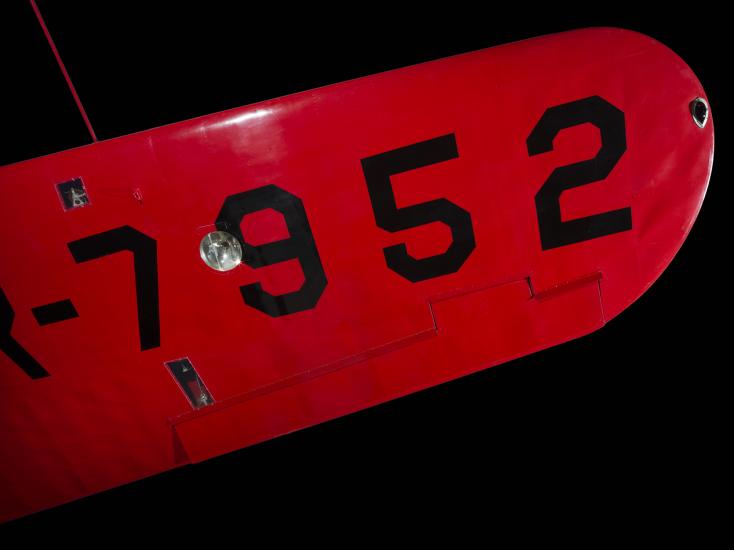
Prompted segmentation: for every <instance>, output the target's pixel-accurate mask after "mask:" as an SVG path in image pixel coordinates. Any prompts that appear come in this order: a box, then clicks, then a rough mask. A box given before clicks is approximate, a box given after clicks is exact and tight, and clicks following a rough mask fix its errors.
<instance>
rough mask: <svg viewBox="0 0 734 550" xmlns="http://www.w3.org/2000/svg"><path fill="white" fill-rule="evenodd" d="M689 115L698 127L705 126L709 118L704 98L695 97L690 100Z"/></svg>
mask: <svg viewBox="0 0 734 550" xmlns="http://www.w3.org/2000/svg"><path fill="white" fill-rule="evenodd" d="M691 115H692V116H693V121H694V122H695V123H696V125H697V126H698V127H699V128H703V127H704V126H706V122H708V119H709V106H708V103H706V100H705V99H703V98H701V97H697V98H696V99H694V100H693V101H691Z"/></svg>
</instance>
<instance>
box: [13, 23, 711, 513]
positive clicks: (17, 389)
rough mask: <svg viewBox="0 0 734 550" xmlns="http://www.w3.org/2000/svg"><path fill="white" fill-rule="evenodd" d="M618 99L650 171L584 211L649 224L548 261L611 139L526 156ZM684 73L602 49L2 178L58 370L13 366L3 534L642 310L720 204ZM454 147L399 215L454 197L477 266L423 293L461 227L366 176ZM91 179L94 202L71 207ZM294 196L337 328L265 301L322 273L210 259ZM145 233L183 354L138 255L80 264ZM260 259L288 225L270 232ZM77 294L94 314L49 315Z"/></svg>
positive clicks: (318, 102)
mask: <svg viewBox="0 0 734 550" xmlns="http://www.w3.org/2000/svg"><path fill="white" fill-rule="evenodd" d="M590 96H601V97H603V98H604V99H605V100H607V101H608V102H609V103H611V104H613V105H614V106H616V107H617V108H618V109H620V110H621V111H623V112H624V114H625V121H626V138H627V151H626V152H625V154H624V155H623V156H622V158H621V160H620V161H619V162H618V164H617V165H616V166H615V167H614V169H613V170H612V172H611V173H610V175H609V176H608V177H607V178H606V179H605V180H603V181H600V182H598V183H594V184H591V185H585V186H583V187H578V188H576V189H573V190H570V191H568V192H565V193H564V194H563V196H562V200H561V206H562V209H563V215H564V219H571V218H576V217H581V216H588V215H591V214H595V213H599V212H606V211H609V210H614V209H618V208H624V207H631V209H632V229H631V230H629V231H624V232H620V233H616V234H613V235H609V236H605V237H600V238H596V239H592V240H588V241H585V242H581V243H577V244H572V245H568V246H563V247H560V248H555V249H551V250H545V251H544V250H542V248H541V243H540V238H539V232H538V222H537V217H536V210H535V203H534V197H535V195H536V193H537V192H538V190H539V189H540V187H541V186H542V185H543V183H544V182H545V180H546V179H547V178H548V176H549V174H550V173H551V172H552V171H553V169H555V168H556V167H559V166H562V165H567V164H571V163H574V162H578V161H581V160H585V159H589V158H592V157H593V156H594V155H595V154H596V152H597V150H598V148H599V144H600V139H599V131H598V130H597V129H596V128H595V127H593V126H591V125H590V124H584V125H581V126H576V127H573V128H569V129H567V130H563V131H561V132H560V134H559V135H558V136H557V138H556V139H555V141H554V151H552V152H548V153H544V154H540V155H534V156H529V155H528V150H527V145H526V139H527V137H528V135H529V134H530V132H531V130H532V129H533V128H534V126H535V125H536V124H537V122H538V120H539V119H540V117H541V116H542V115H543V113H544V112H545V111H546V109H548V108H549V107H553V106H556V105H561V104H564V103H568V102H571V101H575V100H578V99H582V98H586V97H590ZM696 97H704V98H705V94H704V91H703V89H702V87H701V85H700V83H699V82H698V80H697V79H696V77H695V75H694V74H693V73H692V72H691V70H690V69H689V68H688V67H687V66H686V64H685V63H684V62H683V61H682V60H681V59H680V58H678V57H677V56H676V55H675V54H674V53H673V52H671V51H670V50H668V49H667V48H666V47H665V46H663V45H661V44H659V43H658V42H656V41H654V40H652V39H651V38H648V37H646V36H643V35H639V34H636V33H632V32H629V31H624V30H618V29H590V30H583V31H575V32H569V33H564V34H559V35H553V36H547V37H542V38H538V39H533V40H527V41H523V42H518V43H514V44H510V45H506V46H502V47H496V48H491V49H487V50H482V51H477V52H473V53H469V54H465V55H459V56H455V57H451V58H447V59H443V60H439V61H434V62H430V63H424V64H421V65H417V66H413V67H408V68H404V69H400V70H395V71H391V72H387V73H383V74H378V75H374V76H369V77H366V78H361V79H357V80H352V81H348V82H344V83H340V84H336V85H332V86H327V87H324V88H320V89H316V90H312V91H308V92H303V93H299V94H295V95H291V96H287V97H283V98H279V99H275V100H272V101H266V102H263V103H259V104H256V105H252V106H248V107H243V108H240V109H234V110H231V111H227V112H223V113H218V114H214V115H210V116H206V117H202V118H198V119H194V120H190V121H187V122H182V123H179V124H174V125H171V126H165V127H161V128H156V129H153V130H149V131H146V132H142V133H138V134H134V135H130V136H126V137H122V138H118V139H113V140H109V141H104V142H100V143H96V144H93V145H90V146H86V147H82V148H79V149H74V150H70V151H66V152H63V153H59V154H55V155H51V156H47V157H43V158H39V159H35V160H31V161H27V162H22V163H18V164H14V165H10V166H7V167H4V168H2V169H0V186H1V188H2V192H3V195H4V196H6V197H7V196H12V198H13V199H12V201H5V202H3V205H2V209H3V211H2V216H0V228H1V230H2V235H3V238H4V242H5V243H6V246H5V247H4V250H3V262H2V268H1V269H0V287H2V289H3V290H4V292H5V294H6V295H7V298H8V300H9V302H10V303H11V304H12V306H13V310H14V312H15V318H14V322H13V326H12V336H13V337H14V338H15V339H16V340H17V341H18V342H20V343H21V344H22V345H23V346H24V347H25V348H26V349H27V350H28V351H29V352H30V353H31V354H32V355H33V356H34V357H35V358H36V359H37V360H38V361H39V362H40V363H41V364H42V365H43V366H44V368H45V369H46V370H47V371H48V372H49V374H50V376H48V377H45V378H40V379H35V380H34V379H31V378H30V377H29V376H28V375H26V374H25V373H24V372H23V371H22V370H20V369H19V368H18V367H17V366H16V365H15V364H14V363H13V362H12V361H10V360H9V358H8V357H7V356H6V355H5V354H0V384H2V387H3V391H4V393H3V399H2V400H0V440H2V441H3V445H2V446H1V447H0V462H1V463H2V464H3V466H2V468H0V491H2V493H1V494H0V518H3V519H8V518H12V517H17V516H20V515H23V514H28V513H30V512H33V511H36V510H40V509H43V508H46V507H49V506H54V505H57V504H59V503H62V502H65V501H69V500H72V499H75V498H79V497H81V496H84V495H88V494H90V493H94V492H97V491H102V490H104V489H107V488H110V487H113V486H116V485H120V484H123V483H126V482H130V481H132V480H135V479H139V478H142V477H145V476H150V475H153V474H156V473H158V472H161V471H164V470H167V469H170V468H174V467H176V466H177V465H181V464H184V463H187V462H196V461H201V460H205V459H207V458H209V457H212V456H216V455H219V454H221V453H226V452H228V451H231V450H234V449H238V448H241V447H244V446H247V445H251V444H253V443H256V442H258V441H262V440H265V439H269V438H272V437H276V436H278V435H281V434H284V433H287V432H290V431H293V430H297V429H299V428H303V427H305V426H309V425H313V424H316V423H319V422H323V421H325V420H329V419H331V418H335V417H337V416H340V415H344V414H347V413H350V412H353V411H356V410H359V409H363V408H366V407H369V406H372V405H375V404H377V403H380V402H383V401H386V400H389V399H393V398H396V397H398V396H401V395H404V394H407V393H410V392H414V391H417V390H419V389H421V388H425V387H428V386H432V385H435V384H438V383H441V382H443V381H446V380H450V379H452V378H456V377H459V376H462V375H464V374H467V373H470V372H473V371H476V370H479V369H483V368H486V367H489V366H492V365H496V364H498V363H502V362H504V361H507V360H509V359H511V358H514V357H518V356H521V355H525V354H528V353H531V352H534V351H537V350H540V349H542V348H545V347H549V346H553V345H556V344H558V343H561V342H564V341H567V340H569V339H572V338H576V337H579V336H582V335H584V334H587V333H589V332H591V331H594V330H596V329H598V328H600V327H601V326H602V325H604V323H605V322H607V321H609V320H610V319H611V318H613V317H614V316H616V315H617V314H619V313H620V312H621V311H622V310H624V309H625V308H626V307H628V306H629V305H630V304H631V303H632V302H633V301H634V300H635V299H637V298H638V297H639V296H640V295H641V294H642V293H643V292H644V291H645V290H646V289H647V288H648V287H649V286H650V285H651V284H652V283H653V282H654V281H655V279H656V278H657V277H658V276H659V275H660V273H661V272H662V271H663V269H665V267H666V266H667V265H668V263H669V262H670V260H671V259H672V257H673V256H674V254H675V253H676V251H677V250H678V249H679V247H680V246H681V244H682V242H683V240H684V239H685V237H686V235H687V234H688V231H689V230H690V228H691V225H692V224H693V221H694V219H695V217H696V214H697V213H698V210H699V208H700V206H701V202H702V200H703V198H704V194H705V191H706V187H707V184H708V179H709V175H710V171H711V164H712V160H713V141H714V134H713V123H712V122H711V121H709V123H708V124H707V125H706V126H705V127H704V128H703V129H701V128H699V127H697V126H696V125H695V124H694V122H693V120H692V117H691V114H690V111H689V104H690V102H691V101H692V100H693V99H694V98H696ZM451 133H453V134H454V135H455V138H456V143H457V147H458V151H459V157H458V158H456V159H453V160H450V161H446V162H442V163H439V164H435V165H432V166H430V167H426V168H421V169H419V170H414V171H411V172H408V173H405V174H401V175H398V176H395V177H393V178H392V181H393V188H394V190H395V195H396V200H397V203H398V206H405V205H411V204H416V203H420V202H424V201H428V200H432V199H436V198H442V197H443V198H446V199H448V200H449V201H451V202H453V203H454V204H456V205H458V206H460V207H461V208H463V209H464V210H467V211H468V212H470V214H471V218H472V222H473V231H474V235H475V238H476V248H475V250H474V251H473V252H472V254H471V255H470V256H469V258H468V259H467V260H466V262H465V263H464V265H463V266H462V267H461V268H460V269H459V270H458V271H457V272H456V273H452V274H448V275H445V276H442V277H437V278H434V279H429V280H426V281H422V282H418V283H411V282H409V281H407V280H406V279H404V278H402V277H400V276H399V275H397V274H396V273H395V272H393V271H391V270H390V269H388V267H387V266H386V263H385V258H384V257H383V252H382V249H383V248H384V247H386V246H389V245H393V244H398V243H407V246H408V251H409V252H410V253H411V254H413V255H414V256H416V257H425V256H431V255H434V254H440V253H441V252H443V251H444V250H445V249H446V247H447V246H448V244H449V243H450V241H451V235H450V233H449V231H448V230H447V228H446V227H445V226H443V225H441V224H439V223H433V224H430V225H428V226H424V227H420V228H417V229H411V230H406V231H400V232H397V233H388V232H386V231H383V230H381V229H379V228H378V227H377V226H376V223H375V216H374V213H373V211H372V207H371V203H370V198H369V195H368V192H367V187H366V184H365V179H364V175H363V173H362V169H361V166H360V160H361V159H363V158H366V157H369V156H372V155H376V154H379V153H382V152H385V151H388V150H392V149H396V148H399V147H403V146H406V145H409V144H412V143H416V142H420V141H424V140H428V139H431V138H435V137H438V136H442V135H446V134H451ZM75 177H81V178H82V179H83V181H84V184H85V185H86V188H87V191H88V194H89V199H90V205H89V206H87V207H85V208H79V209H73V210H70V211H64V209H63V208H62V207H61V204H60V201H59V197H58V195H57V193H56V187H55V186H56V184H58V183H60V182H63V181H67V180H70V179H72V178H75ZM268 184H275V185H277V186H279V187H280V188H282V189H285V190H287V191H288V192H290V193H292V194H294V195H296V196H298V197H299V198H300V199H301V200H302V201H303V204H304V207H305V210H306V212H307V215H308V220H309V223H310V227H311V230H312V232H313V235H314V239H315V242H316V245H317V247H318V251H319V254H320V258H321V261H322V264H323V267H324V270H325V273H326V277H327V279H328V285H327V286H326V289H325V291H324V293H323V294H322V296H321V298H320V300H319V302H318V304H317V305H316V307H315V308H313V309H311V310H308V311H303V312H299V313H294V314H291V315H285V316H282V317H277V318H273V317H269V316H267V315H265V314H263V313H262V312H260V311H258V310H256V309H253V308H251V307H249V306H247V305H245V304H244V303H243V300H242V297H241V296H240V293H239V287H240V286H241V285H244V284H248V283H252V282H261V283H262V285H263V286H264V288H265V289H266V290H268V291H269V292H271V293H273V294H282V293H285V292H289V291H292V290H294V289H297V288H298V287H299V286H300V284H301V282H302V281H303V276H302V272H301V269H300V268H299V266H298V263H297V262H295V261H290V262H287V263H280V264H275V265H272V266H269V267H265V268H262V269H251V268H250V267H247V266H246V265H242V266H240V267H238V268H237V269H235V270H233V271H231V272H227V273H219V272H215V271H213V270H211V269H209V268H208V267H206V266H205V265H204V263H203V262H202V261H201V259H200V257H199V250H198V246H199V241H200V240H201V238H202V237H203V236H204V235H205V234H206V233H207V232H209V231H211V230H213V229H214V227H213V224H214V221H215V219H216V217H217V214H218V212H219V210H220V208H221V207H222V203H223V201H224V199H225V197H227V196H228V195H231V194H234V193H239V192H242V191H245V190H248V189H254V188H258V187H261V186H264V185H268ZM120 226H132V227H134V228H136V229H137V230H139V231H141V232H143V233H145V234H147V235H149V236H151V237H152V238H154V239H155V240H156V241H157V250H158V280H159V287H160V326H161V345H160V346H159V347H155V348H153V349H149V350H146V351H141V350H140V345H139V338H138V328H137V309H136V302H135V286H134V279H133V270H132V255H131V254H130V253H127V252H125V253H119V254H114V255H111V256H107V257H105V258H102V259H99V260H95V261H89V262H84V263H75V261H74V259H73V258H72V256H71V254H70V252H69V249H68V247H67V243H69V242H71V241H74V240H77V239H81V238H83V237H86V236H89V235H92V234H95V233H99V232H103V231H107V230H109V229H113V228H116V227H120ZM242 227H243V231H245V232H246V235H247V238H248V239H251V240H252V242H255V241H258V242H268V241H271V240H274V239H276V240H277V239H281V238H283V237H285V236H287V230H285V228H284V225H283V221H282V218H281V217H280V216H279V215H277V214H275V213H274V212H273V211H264V212H261V213H259V214H257V215H253V216H249V217H247V218H245V221H244V222H243V226H242ZM65 298H70V299H71V300H72V302H73V304H74V305H75V307H76V310H77V311H78V314H79V316H78V317H77V318H73V319H69V320H66V321H63V322H59V323H54V324H50V325H45V326H39V324H38V323H37V322H36V320H35V319H34V317H33V315H32V314H31V308H33V307H37V306H39V305H43V304H47V303H51V302H56V301H59V300H62V299H65ZM181 357H188V358H189V359H190V360H191V362H192V363H193V365H194V366H195V368H196V369H197V371H198V373H199V375H200V376H201V378H202V380H203V381H204V383H205V384H206V386H207V387H208V389H209V391H210V392H211V394H212V396H213V397H214V399H215V400H216V403H215V404H214V405H213V406H209V407H205V408H203V409H200V410H197V411H194V410H192V409H191V406H190V404H189V402H188V401H187V399H186V398H185V396H184V394H183V392H182V391H181V389H180V388H179V386H178V385H177V384H176V383H175V381H174V380H173V379H172V377H171V374H170V373H169V372H168V370H167V369H166V367H165V365H164V363H165V362H166V361H170V360H173V359H178V358H181Z"/></svg>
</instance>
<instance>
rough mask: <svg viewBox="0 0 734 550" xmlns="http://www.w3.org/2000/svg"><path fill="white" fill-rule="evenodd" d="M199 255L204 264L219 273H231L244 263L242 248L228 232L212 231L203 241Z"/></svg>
mask: <svg viewBox="0 0 734 550" xmlns="http://www.w3.org/2000/svg"><path fill="white" fill-rule="evenodd" d="M199 253H200V254H201V259H202V260H204V263H205V264H206V265H208V266H209V267H211V268H212V269H216V270H217V271H229V270H230V269H234V268H235V267H237V266H238V265H240V262H242V246H240V242H239V241H238V240H237V237H235V236H234V235H232V234H230V233H227V232H226V231H212V232H211V233H209V234H207V235H206V236H205V237H204V238H203V239H201V244H200V245H199Z"/></svg>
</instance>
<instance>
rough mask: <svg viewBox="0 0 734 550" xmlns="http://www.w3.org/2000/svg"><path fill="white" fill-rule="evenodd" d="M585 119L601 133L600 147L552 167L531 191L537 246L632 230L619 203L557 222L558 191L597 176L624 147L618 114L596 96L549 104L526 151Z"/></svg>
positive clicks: (545, 147)
mask: <svg viewBox="0 0 734 550" xmlns="http://www.w3.org/2000/svg"><path fill="white" fill-rule="evenodd" d="M587 122H590V123H591V124H593V125H594V126H596V127H597V128H599V131H600V133H601V148H600V149H599V152H598V153H597V154H596V156H595V157H594V158H593V159H589V160H584V161H581V162H577V163H575V164H569V165H568V166H561V167H559V168H556V169H555V170H553V172H552V173H551V175H550V177H548V179H547V180H546V181H545V183H544V184H543V186H542V187H541V188H540V191H538V193H537V194H536V195H535V209H536V211H537V214H538V226H539V228H540V242H541V246H542V247H543V250H548V249H551V248H557V247H559V246H566V245H569V244H574V243H580V242H583V241H588V240H590V239H596V238H597V237H603V236H605V235H611V234H613V233H619V232H621V231H627V230H629V229H632V209H631V208H621V209H619V210H612V211H610V212H604V213H602V214H595V215H593V216H587V217H585V218H578V219H574V220H568V221H565V222H564V221H561V205H560V202H559V200H560V197H561V193H563V191H565V190H567V189H573V188H574V187H579V186H581V185H586V184H588V183H593V182H595V181H599V180H603V179H604V178H606V177H607V176H608V175H609V173H610V172H611V171H612V169H613V168H614V166H615V165H616V164H617V162H618V161H619V159H620V158H621V157H622V155H623V154H624V152H625V151H626V150H627V138H626V136H625V125H624V113H623V112H622V111H620V110H619V109H617V108H616V107H615V106H614V105H612V104H611V103H609V102H607V101H606V100H604V99H602V98H601V97H599V96H593V97H587V98H585V99H579V100H577V101H572V102H570V103H564V104H563V105H558V106H556V107H551V108H549V109H548V110H546V111H545V113H543V116H542V117H541V118H540V120H539V121H538V124H536V125H535V128H533V131H532V132H530V135H529V136H528V139H527V146H528V154H529V155H530V156H533V155H538V154H541V153H547V152H549V151H552V150H553V140H554V139H555V137H556V136H557V135H558V133H559V132H560V131H561V130H564V129H566V128H570V127H572V126H578V125H580V124H585V123H587Z"/></svg>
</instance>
